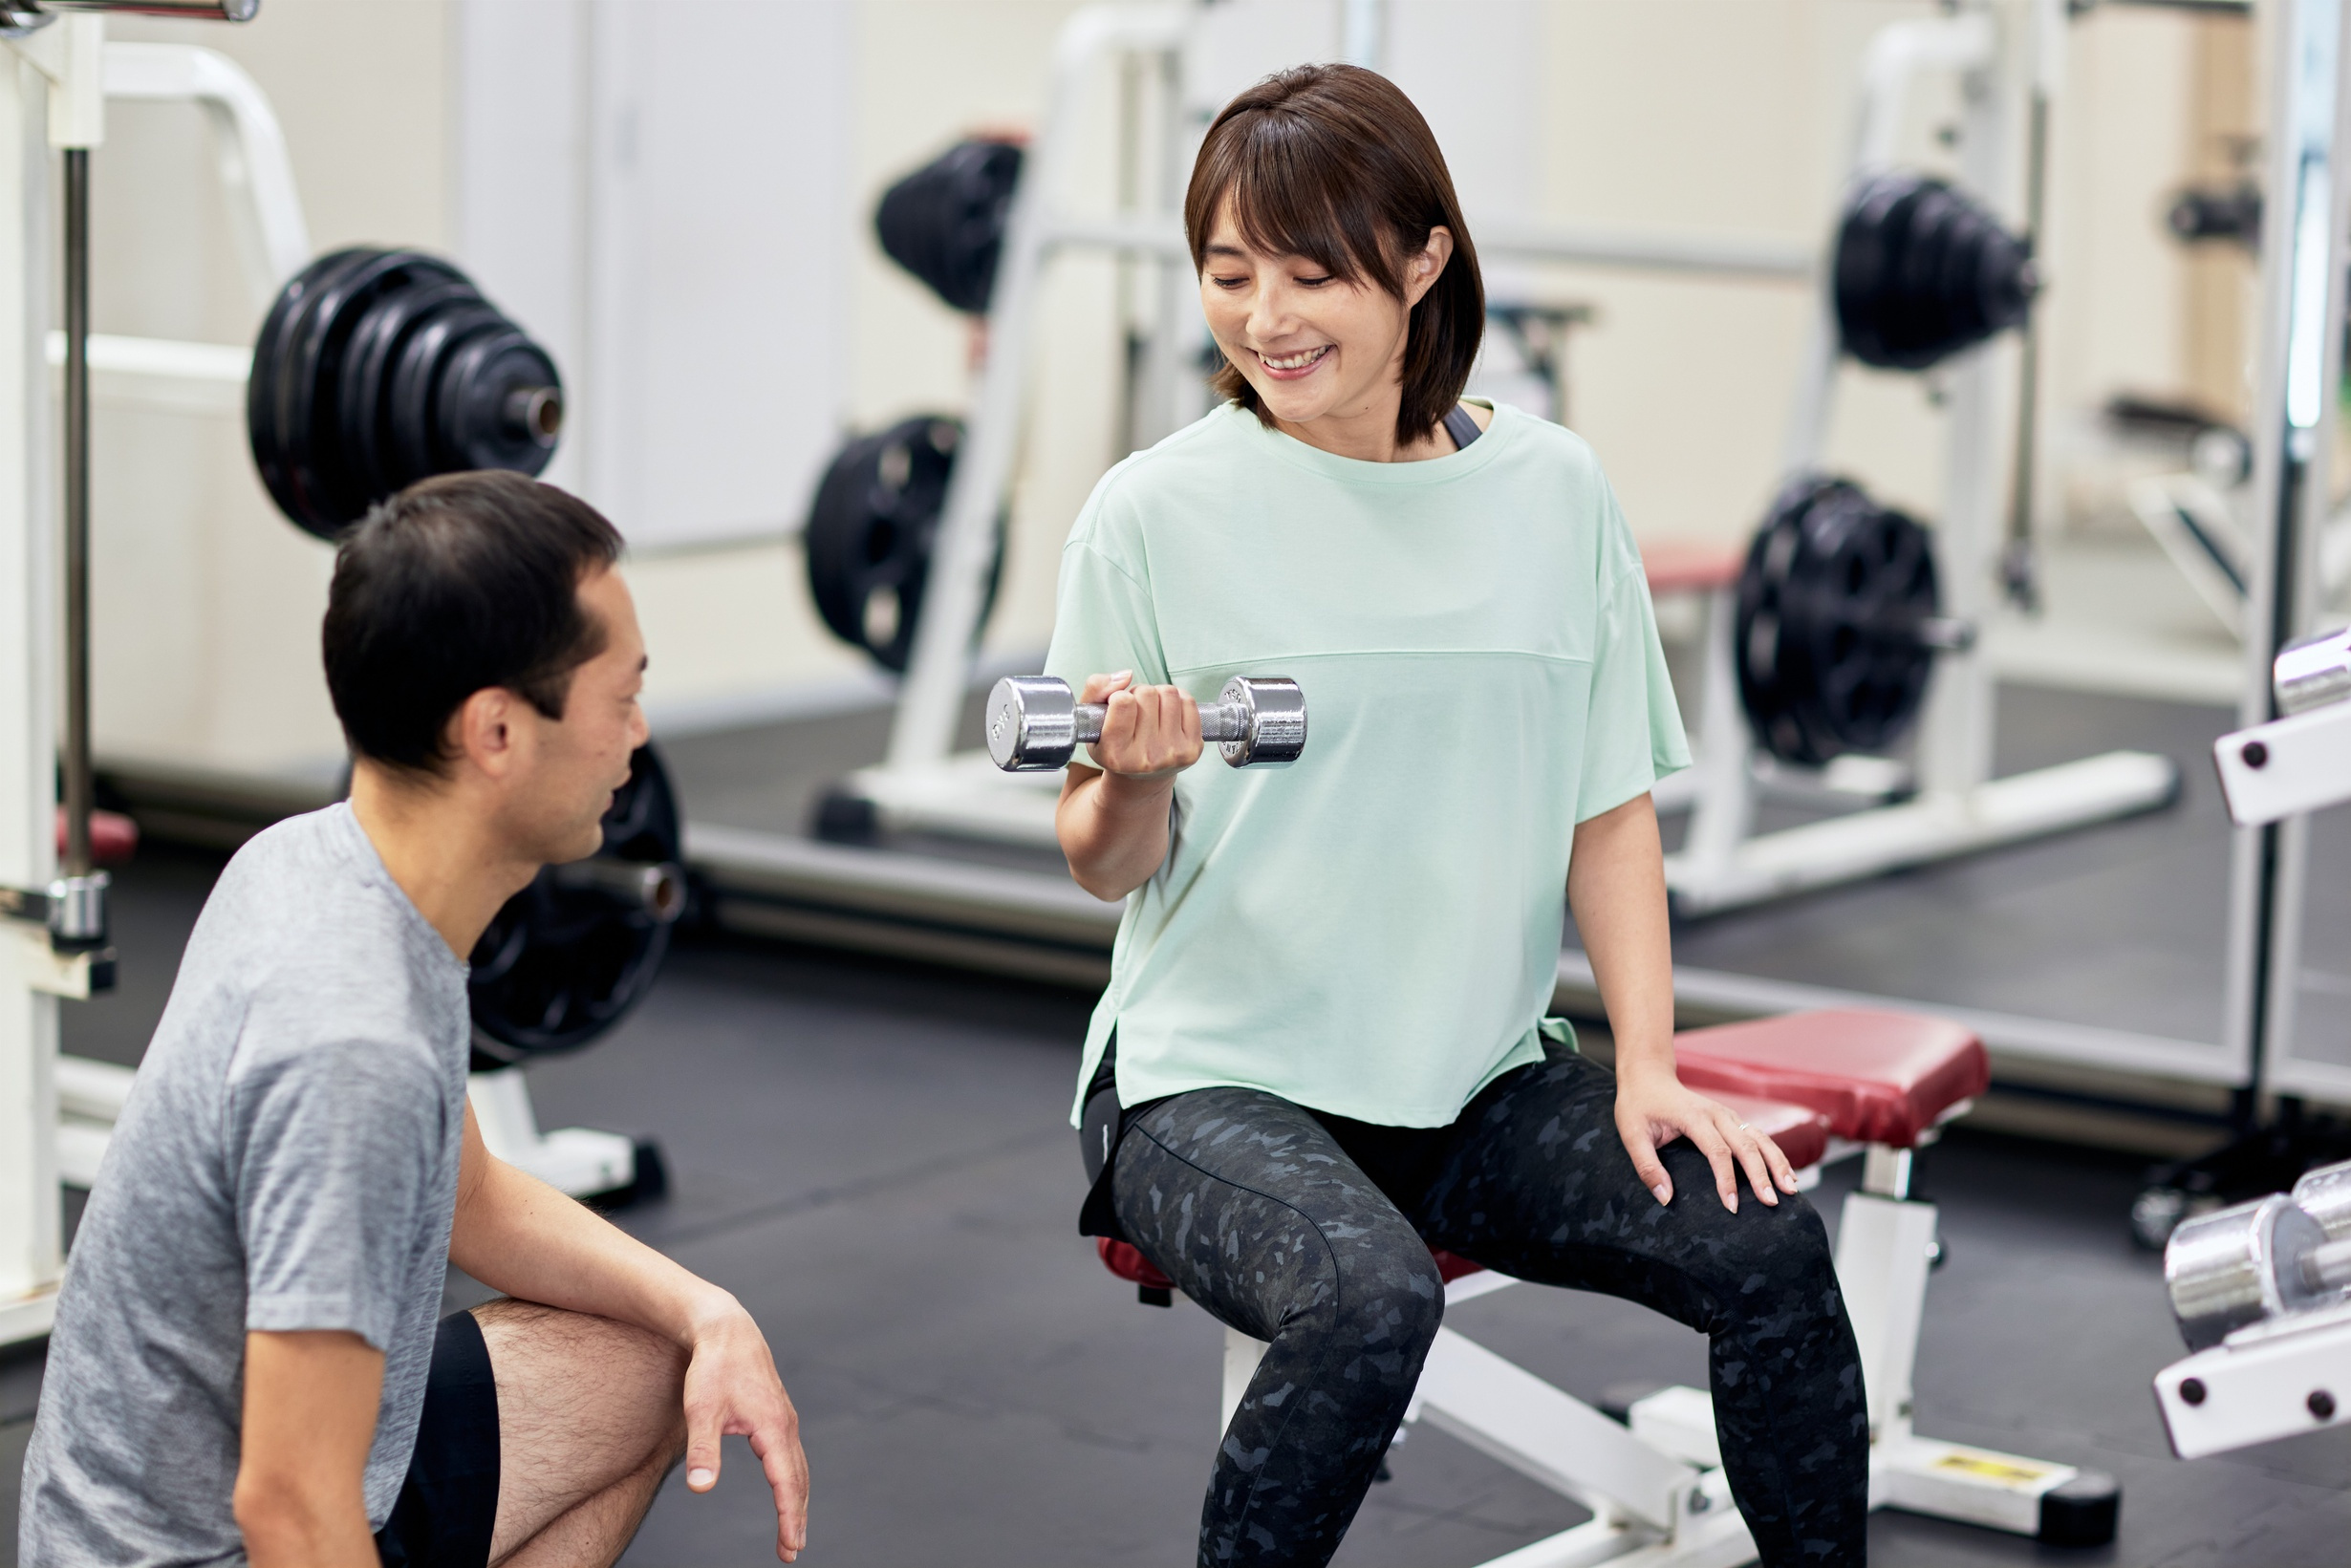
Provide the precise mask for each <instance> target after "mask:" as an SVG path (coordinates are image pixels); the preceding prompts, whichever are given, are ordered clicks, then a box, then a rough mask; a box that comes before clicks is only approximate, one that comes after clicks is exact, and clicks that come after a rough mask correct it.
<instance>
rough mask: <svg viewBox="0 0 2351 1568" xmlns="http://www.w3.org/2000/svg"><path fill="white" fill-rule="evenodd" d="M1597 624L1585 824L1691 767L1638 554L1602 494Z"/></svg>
mask: <svg viewBox="0 0 2351 1568" xmlns="http://www.w3.org/2000/svg"><path fill="white" fill-rule="evenodd" d="M1604 497H1605V503H1604V504H1605V505H1606V507H1607V514H1606V516H1605V517H1603V518H1602V520H1601V544H1600V571H1599V576H1600V595H1599V615H1598V624H1597V626H1596V627H1595V628H1594V631H1593V637H1592V690H1591V700H1590V703H1589V704H1588V706H1587V707H1586V709H1585V728H1584V773H1583V777H1582V778H1581V779H1579V780H1578V781H1577V785H1576V818H1575V820H1576V821H1578V822H1585V821H1587V820H1589V819H1590V818H1593V817H1596V816H1598V815H1600V814H1601V813H1602V812H1604V811H1608V810H1612V809H1614V808H1615V807H1617V806H1620V805H1624V804H1625V803H1626V802H1627V801H1628V800H1631V799H1632V798H1633V797H1634V796H1636V795H1641V794H1645V793H1647V792H1648V791H1649V790H1650V788H1651V787H1652V786H1654V785H1655V784H1656V783H1657V781H1658V780H1659V779H1662V778H1664V777H1665V776H1666V775H1667V774H1669V773H1678V772H1680V771H1681V770H1682V769H1683V768H1686V767H1688V766H1689V765H1690V741H1689V740H1688V739H1687V737H1685V736H1684V734H1683V733H1682V716H1681V709H1680V708H1679V707H1678V706H1676V704H1675V703H1674V700H1673V681H1672V677H1670V676H1668V675H1667V673H1666V661H1665V649H1664V647H1663V645H1661V644H1660V643H1659V642H1658V640H1657V616H1656V612H1655V611H1654V610H1652V609H1651V608H1650V599H1649V579H1648V577H1647V576H1645V575H1643V573H1642V570H1641V552H1640V550H1639V549H1638V548H1636V547H1635V546H1634V545H1633V542H1632V530H1631V529H1630V528H1629V527H1628V526H1626V523H1625V514H1624V513H1623V512H1622V511H1621V510H1619V509H1618V507H1617V505H1616V497H1615V494H1614V493H1613V492H1604Z"/></svg>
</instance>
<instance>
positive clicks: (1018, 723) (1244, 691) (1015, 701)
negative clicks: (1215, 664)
mask: <svg viewBox="0 0 2351 1568" xmlns="http://www.w3.org/2000/svg"><path fill="white" fill-rule="evenodd" d="M1106 712H1108V709H1107V708H1106V706H1105V705H1104V704H1102V703H1099V702H1080V701H1078V700H1076V698H1074V697H1073V696H1072V695H1071V694H1070V691H1069V683H1068V681H1066V680H1055V679H1054V678H1052V677H1050V676H1006V677H1004V678H1003V679H1002V680H1000V681H998V682H997V683H996V689H995V690H994V691H991V692H990V693H988V714H987V731H988V756H989V757H991V758H993V759H994V760H995V763H996V765H997V766H998V767H1001V768H1003V770H1004V771H1005V772H1007V773H1025V772H1039V773H1042V772H1046V771H1047V770H1049V769H1052V768H1057V767H1060V766H1062V765H1063V764H1065V763H1068V761H1069V759H1070V757H1071V756H1072V755H1073V754H1074V753H1075V752H1076V751H1077V748H1078V747H1079V746H1081V745H1090V744H1092V743H1093V742H1094V741H1099V740H1100V739H1102V719H1103V715H1104V714H1105V713H1106ZM1200 739H1201V740H1203V741H1209V742H1211V743H1213V744H1214V745H1215V746H1216V748H1217V750H1218V752H1219V754H1220V755H1221V756H1222V757H1223V758H1224V760H1225V761H1226V762H1227V763H1231V764H1232V765H1233V766H1235V767H1253V766H1254V767H1264V766H1280V765H1281V764H1283V763H1294V762H1296V761H1297V760H1298V755H1299V753H1300V752H1303V751H1305V749H1306V698H1305V694H1304V693H1302V692H1300V691H1299V689H1298V682H1296V681H1295V680H1284V679H1283V678H1282V677H1279V676H1262V677H1261V676H1235V677H1233V678H1232V679H1230V680H1228V681H1226V682H1225V683H1224V690H1223V691H1222V692H1220V693H1219V694H1218V700H1217V701H1215V702H1213V703H1210V702H1203V703H1201V704H1200Z"/></svg>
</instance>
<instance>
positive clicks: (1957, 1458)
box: [1934, 1453, 2050, 1487]
mask: <svg viewBox="0 0 2351 1568" xmlns="http://www.w3.org/2000/svg"><path fill="white" fill-rule="evenodd" d="M1934 1468H1935V1469H1937V1470H1955V1471H1958V1472H1959V1473H1960V1474H1962V1475H1967V1476H1972V1477H1974V1479H1976V1480H1978V1481H1991V1482H1993V1483H1995V1485H1998V1486H2006V1487H2029V1486H2038V1484H2040V1483H2041V1482H2043V1481H2045V1480H2047V1479H2048V1478H2049V1474H2050V1471H2049V1467H2047V1466H2045V1465H2023V1464H2018V1463H2017V1461H2015V1460H2013V1459H1996V1458H1995V1457H1993V1456H1992V1455H1991V1454H1988V1453H1947V1454H1945V1455H1944V1456H1943V1457H1942V1458H1940V1459H1937V1460H1936V1461H1935V1462H1934Z"/></svg>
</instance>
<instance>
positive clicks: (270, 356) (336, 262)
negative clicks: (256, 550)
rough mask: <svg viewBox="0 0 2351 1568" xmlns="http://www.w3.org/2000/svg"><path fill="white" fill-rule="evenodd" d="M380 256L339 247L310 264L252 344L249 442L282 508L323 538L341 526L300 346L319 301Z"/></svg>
mask: <svg viewBox="0 0 2351 1568" xmlns="http://www.w3.org/2000/svg"><path fill="white" fill-rule="evenodd" d="M378 254H380V252H377V251H375V250H370V249H353V250H338V251H335V252H334V253H333V254H331V255H326V256H321V257H320V258H318V260H316V261H314V262H313V263H311V265H310V266H308V267H306V268H303V269H302V270H301V271H300V272H299V273H297V274H296V275H295V276H294V278H293V279H292V281H291V282H290V283H288V284H287V285H286V287H285V288H284V289H282V290H279V292H278V296H277V298H276V299H275V300H274V301H272V302H271V304H270V313H269V315H268V316H267V317H265V318H264V319H263V321H262V324H261V332H260V333H259V335H258V336H256V337H255V338H254V340H253V364H252V369H251V371H250V372H249V373H248V376H247V379H246V388H245V424H246V439H247V441H248V444H249V445H250V447H251V449H252V453H253V466H254V468H255V469H256V470H257V471H258V472H259V474H260V475H261V482H262V484H263V486H264V487H265V488H266V489H268V491H269V492H270V500H272V501H274V502H276V503H277V506H278V509H279V510H280V511H282V512H284V513H285V514H286V515H287V516H288V517H289V518H291V520H292V521H293V522H294V523H295V525H296V526H300V527H302V528H304V529H306V530H307V531H309V532H311V533H314V534H317V535H318V536H319V537H320V538H333V537H334V531H335V529H336V528H337V527H339V526H340V525H339V524H338V523H336V522H335V521H334V518H333V516H332V514H331V512H330V510H329V508H328V507H327V505H326V504H325V502H324V498H323V496H322V494H321V492H322V489H323V483H322V481H321V480H320V478H319V476H318V474H317V473H316V471H315V470H314V469H313V467H312V463H311V446H310V435H311V429H312V415H313V403H314V401H315V398H316V383H315V382H314V381H313V380H312V379H311V378H309V377H308V376H305V375H304V374H303V373H302V371H301V368H300V363H299V361H300V346H301V344H302V343H303V342H304V341H305V340H306V338H307V337H308V335H309V325H310V321H311V318H312V316H313V314H314V313H315V311H317V309H318V308H319V306H320V305H321V303H322V302H325V301H332V300H334V298H336V297H338V296H337V294H336V290H337V288H338V287H339V285H340V283H341V281H342V278H343V275H344V274H345V273H347V272H349V271H351V270H352V269H354V268H358V267H360V266H363V265H364V264H365V263H366V262H367V261H368V260H369V259H370V258H372V257H374V256H376V255H378Z"/></svg>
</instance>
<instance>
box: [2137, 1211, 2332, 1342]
mask: <svg viewBox="0 0 2351 1568" xmlns="http://www.w3.org/2000/svg"><path fill="white" fill-rule="evenodd" d="M2321 1216H2325V1217H2321ZM2329 1218H2331V1219H2333V1220H2334V1221H2335V1224H2334V1225H2332V1226H2330V1225H2328V1224H2327V1223H2326V1220H2327V1219H2329ZM2164 1284H2165V1286H2166V1287H2167V1288H2168V1290H2169V1291H2170V1293H2171V1315H2172V1317H2174V1318H2175V1319H2177V1320H2178V1321H2179V1325H2180V1338H2181V1339H2183V1340H2185V1341H2186V1342H2188V1348H2189V1349H2190V1350H2202V1349H2205V1348H2206V1347H2208V1346H2210V1345H2215V1344H2218V1343H2220V1342H2222V1341H2223V1340H2225V1339H2227V1338H2228V1337H2229V1336H2230V1335H2231V1334H2232V1333H2234V1332H2236V1330H2238V1329H2240V1328H2244V1327H2246V1326H2247V1325H2249V1324H2252V1323H2257V1322H2261V1321H2266V1320H2269V1319H2273V1318H2283V1317H2285V1316H2287V1315H2288V1314H2290V1313H2296V1312H2307V1311H2309V1310H2310V1309H2311V1308H2313V1307H2318V1306H2324V1305H2327V1304H2329V1303H2330V1302H2331V1301H2332V1300H2335V1299H2337V1298H2339V1297H2340V1296H2341V1295H2342V1294H2343V1290H2344V1287H2346V1286H2351V1165H2331V1166H2328V1167H2326V1168H2325V1169H2323V1170H2319V1171H2312V1172H2310V1174H2308V1175H2306V1176H2304V1177H2303V1178H2302V1179H2301V1181H2300V1182H2299V1183H2298V1184H2297V1185H2296V1187H2295V1189H2294V1191H2293V1192H2292V1193H2286V1192H2272V1193H2271V1194H2270V1195H2269V1196H2268V1197H2265V1198H2255V1199H2254V1200H2253V1201H2252V1202H2250V1203H2239V1204H2235V1205H2232V1207H2230V1208H2227V1209H2221V1210H2217V1211H2215V1212H2214V1213H2212V1214H2199V1215H2197V1216H2196V1217H2195V1218H2193V1219H2189V1220H2184V1221H2182V1222H2181V1224H2180V1228H2179V1229H2178V1230H2176V1231H2174V1232H2172V1233H2171V1240H2170V1243H2169V1244H2168V1246H2166V1247H2165V1248H2164Z"/></svg>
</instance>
